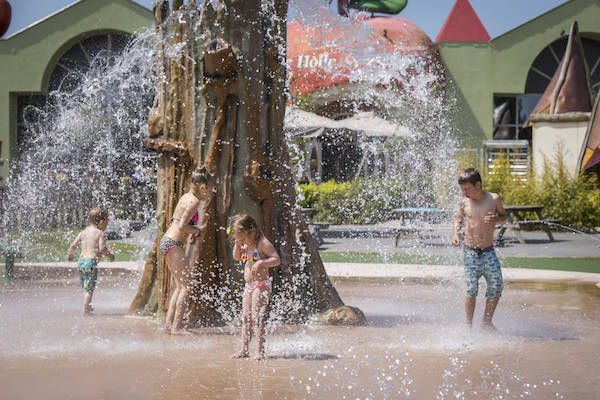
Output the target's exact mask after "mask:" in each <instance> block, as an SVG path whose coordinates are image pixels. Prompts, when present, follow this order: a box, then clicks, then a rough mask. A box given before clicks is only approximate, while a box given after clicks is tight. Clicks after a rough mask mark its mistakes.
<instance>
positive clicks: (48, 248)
mask: <svg viewBox="0 0 600 400" xmlns="http://www.w3.org/2000/svg"><path fill="white" fill-rule="evenodd" d="M80 229H81V228H61V229H46V230H40V231H37V232H26V233H23V232H21V233H18V234H14V233H13V234H12V235H11V236H9V237H6V238H4V239H3V240H8V241H9V242H10V243H12V244H14V245H16V246H17V247H18V248H19V249H20V250H21V252H22V253H23V255H24V258H23V259H16V260H15V261H16V262H57V261H66V260H67V250H68V249H69V246H70V244H71V242H72V241H73V239H75V237H76V236H77V233H78V232H79V230H80ZM107 246H108V249H109V250H110V251H111V252H112V253H113V254H114V255H115V261H133V260H137V259H138V258H139V257H140V252H141V251H143V248H142V247H140V246H137V245H134V244H128V243H120V242H115V241H108V243H107ZM77 254H78V252H77V251H76V252H75V257H77ZM2 261H4V260H2Z"/></svg>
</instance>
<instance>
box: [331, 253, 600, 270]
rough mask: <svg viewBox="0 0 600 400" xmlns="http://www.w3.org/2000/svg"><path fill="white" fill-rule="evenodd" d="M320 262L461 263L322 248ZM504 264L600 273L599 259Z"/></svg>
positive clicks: (508, 260) (519, 260)
mask: <svg viewBox="0 0 600 400" xmlns="http://www.w3.org/2000/svg"><path fill="white" fill-rule="evenodd" d="M320 254H321V259H322V260H323V262H326V263H327V262H338V263H339V262H345V263H378V264H431V265H461V264H462V257H461V256H433V255H414V254H402V253H393V254H381V253H362V252H332V251H322V252H321V253H320ZM500 262H501V263H502V266H503V267H509V268H531V269H551V270H560V271H577V272H594V273H600V258H570V257H562V258H546V257H503V258H501V259H500Z"/></svg>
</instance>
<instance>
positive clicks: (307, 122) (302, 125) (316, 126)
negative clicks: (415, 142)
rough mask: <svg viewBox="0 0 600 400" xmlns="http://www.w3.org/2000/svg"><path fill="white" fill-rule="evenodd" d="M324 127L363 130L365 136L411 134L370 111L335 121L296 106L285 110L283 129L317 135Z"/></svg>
mask: <svg viewBox="0 0 600 400" xmlns="http://www.w3.org/2000/svg"><path fill="white" fill-rule="evenodd" d="M325 128H329V129H348V130H351V131H357V132H364V133H365V134H366V135H367V136H412V132H411V131H409V130H408V128H407V127H405V126H402V125H398V124H395V123H393V122H390V121H387V120H385V119H383V118H380V117H378V116H376V115H375V113H374V112H372V111H362V112H359V113H358V114H355V115H353V116H352V117H350V118H346V119H341V120H337V121H336V120H333V119H330V118H326V117H321V116H320V115H317V114H313V113H310V112H308V111H304V110H301V109H299V108H296V107H287V108H286V110H285V129H289V130H297V131H300V132H298V134H302V136H304V137H317V136H319V135H320V134H322V133H323V131H324V130H325Z"/></svg>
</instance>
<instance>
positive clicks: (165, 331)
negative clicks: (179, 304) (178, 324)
mask: <svg viewBox="0 0 600 400" xmlns="http://www.w3.org/2000/svg"><path fill="white" fill-rule="evenodd" d="M163 333H164V334H165V335H170V334H171V327H170V326H167V325H165V326H164V327H163Z"/></svg>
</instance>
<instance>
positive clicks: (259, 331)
mask: <svg viewBox="0 0 600 400" xmlns="http://www.w3.org/2000/svg"><path fill="white" fill-rule="evenodd" d="M229 232H230V235H231V239H232V240H233V241H234V245H233V259H234V260H235V261H241V262H242V264H243V265H244V280H245V281H246V286H245V288H244V294H243V297H242V349H241V350H240V351H239V352H237V353H235V354H234V355H233V357H232V358H245V357H248V356H249V354H248V345H249V344H250V340H251V339H252V328H253V327H254V335H255V336H256V355H255V356H254V359H256V360H261V359H263V358H264V346H265V322H266V318H267V308H268V305H269V299H270V298H271V278H270V277H269V268H271V267H275V266H277V265H279V264H280V259H279V254H277V250H275V247H273V245H272V244H271V242H269V240H268V239H267V238H266V237H265V236H264V235H263V234H262V232H261V231H260V229H259V227H258V225H257V224H256V221H255V220H254V218H252V217H251V216H249V215H248V214H238V215H235V216H234V217H232V218H231V222H230V224H229Z"/></svg>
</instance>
